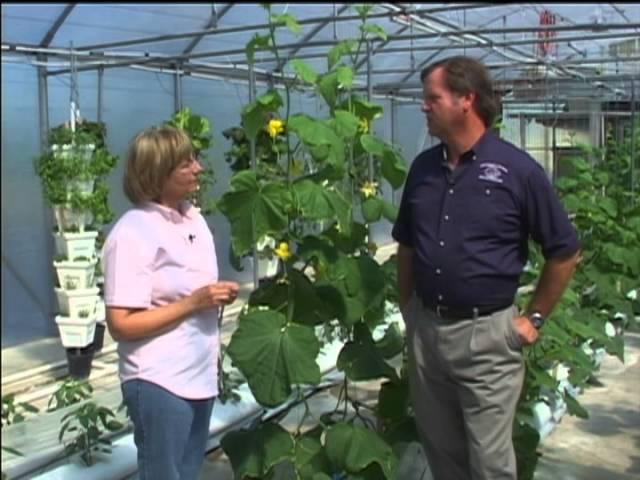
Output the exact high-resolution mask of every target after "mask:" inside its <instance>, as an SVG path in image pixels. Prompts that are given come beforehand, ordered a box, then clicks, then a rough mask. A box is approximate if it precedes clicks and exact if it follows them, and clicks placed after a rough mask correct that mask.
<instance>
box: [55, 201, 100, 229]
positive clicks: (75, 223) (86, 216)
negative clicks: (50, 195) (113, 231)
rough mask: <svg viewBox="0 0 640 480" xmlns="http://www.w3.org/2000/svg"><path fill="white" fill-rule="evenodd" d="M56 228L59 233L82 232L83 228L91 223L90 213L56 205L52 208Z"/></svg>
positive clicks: (91, 216)
mask: <svg viewBox="0 0 640 480" xmlns="http://www.w3.org/2000/svg"><path fill="white" fill-rule="evenodd" d="M53 214H54V216H55V219H56V227H57V229H58V231H59V232H68V231H76V232H78V231H79V232H84V229H85V226H86V225H90V224H91V222H92V221H93V215H91V212H87V211H84V210H76V209H74V208H73V207H71V205H68V204H67V205H56V206H54V207H53Z"/></svg>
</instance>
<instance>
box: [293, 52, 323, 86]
mask: <svg viewBox="0 0 640 480" xmlns="http://www.w3.org/2000/svg"><path fill="white" fill-rule="evenodd" d="M291 65H292V66H293V69H294V70H295V71H296V74H297V75H298V76H299V77H300V78H301V79H302V80H303V81H305V82H307V83H314V84H315V83H316V80H318V72H316V71H315V70H314V69H313V67H311V65H309V64H308V63H306V62H304V61H303V60H300V59H299V58H294V59H293V60H291Z"/></svg>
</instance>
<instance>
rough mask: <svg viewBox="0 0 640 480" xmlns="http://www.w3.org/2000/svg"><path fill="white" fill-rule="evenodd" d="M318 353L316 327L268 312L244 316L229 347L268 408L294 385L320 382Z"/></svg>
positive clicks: (275, 404)
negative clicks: (292, 321)
mask: <svg viewBox="0 0 640 480" xmlns="http://www.w3.org/2000/svg"><path fill="white" fill-rule="evenodd" d="M319 351H320V345H319V343H318V339H317V338H316V335H315V333H314V330H313V328H311V327H307V326H304V325H299V324H296V323H288V322H287V319H286V317H285V316H284V315H282V314H280V313H277V312H273V311H269V310H258V311H252V312H249V313H248V314H246V315H242V316H241V317H240V324H239V326H238V328H237V330H236V331H235V332H234V334H233V336H232V338H231V342H230V343H229V347H228V348H227V352H228V353H229V355H230V357H231V359H232V360H233V363H234V365H235V366H237V367H238V369H239V370H240V371H241V372H242V374H243V375H244V376H245V378H246V379H247V381H248V383H249V387H250V388H251V392H252V393H253V395H254V396H255V397H256V400H258V402H259V403H260V404H261V405H265V406H268V407H276V406H278V405H280V404H282V403H283V402H285V401H286V400H287V399H288V398H289V396H290V395H291V386H292V385H296V384H312V385H316V384H318V383H319V382H320V368H319V367H318V364H317V363H316V357H317V356H318V352H319Z"/></svg>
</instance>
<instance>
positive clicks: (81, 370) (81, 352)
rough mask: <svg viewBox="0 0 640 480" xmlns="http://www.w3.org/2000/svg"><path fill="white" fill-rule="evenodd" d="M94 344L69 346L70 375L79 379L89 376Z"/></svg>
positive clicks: (68, 362)
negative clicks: (80, 346) (77, 346)
mask: <svg viewBox="0 0 640 480" xmlns="http://www.w3.org/2000/svg"><path fill="white" fill-rule="evenodd" d="M93 354H94V351H93V346H92V345H88V346H86V347H84V348H67V364H68V365H69V375H71V376H72V377H74V378H77V379H80V380H82V379H85V378H89V374H90V373H91V363H92V362H93Z"/></svg>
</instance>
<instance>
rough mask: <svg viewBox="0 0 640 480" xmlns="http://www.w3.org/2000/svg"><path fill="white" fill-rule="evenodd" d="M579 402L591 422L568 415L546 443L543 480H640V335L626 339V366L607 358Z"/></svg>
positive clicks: (540, 470) (539, 475)
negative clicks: (599, 383) (587, 412)
mask: <svg viewBox="0 0 640 480" xmlns="http://www.w3.org/2000/svg"><path fill="white" fill-rule="evenodd" d="M598 380H599V381H600V382H601V383H602V386H594V387H590V388H589V389H587V390H586V391H585V392H584V393H583V394H582V395H581V396H580V398H579V400H580V403H581V404H582V405H583V406H584V407H585V408H586V409H587V410H588V411H589V412H590V418H589V419H588V420H582V419H580V418H577V417H571V416H567V415H565V417H563V419H562V422H561V423H560V425H559V426H558V427H557V428H556V429H555V430H554V431H553V432H552V433H551V435H549V437H548V438H546V439H545V441H544V442H543V443H542V449H541V450H542V454H543V456H542V458H541V460H540V465H539V467H538V471H537V475H536V479H538V480H547V479H549V480H552V479H558V480H632V479H634V480H638V479H640V334H638V333H627V334H626V335H625V363H624V365H623V364H622V363H621V362H620V361H619V360H618V359H617V358H615V357H609V356H607V357H605V359H604V360H603V362H602V365H601V367H600V373H599V375H598Z"/></svg>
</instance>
